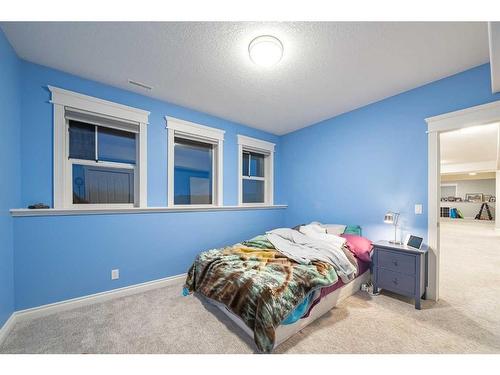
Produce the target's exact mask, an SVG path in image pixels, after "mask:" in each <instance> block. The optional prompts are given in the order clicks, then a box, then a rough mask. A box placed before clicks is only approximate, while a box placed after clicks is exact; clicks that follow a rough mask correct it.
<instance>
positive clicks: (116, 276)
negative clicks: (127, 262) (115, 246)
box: [111, 269, 120, 280]
mask: <svg viewBox="0 0 500 375" xmlns="http://www.w3.org/2000/svg"><path fill="white" fill-rule="evenodd" d="M119 278H120V270H119V269H116V270H111V280H117V279H119Z"/></svg>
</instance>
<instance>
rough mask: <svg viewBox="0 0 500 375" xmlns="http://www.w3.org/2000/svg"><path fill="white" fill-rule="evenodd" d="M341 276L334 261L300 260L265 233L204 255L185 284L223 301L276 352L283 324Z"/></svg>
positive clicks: (264, 347) (261, 344) (259, 341)
mask: <svg viewBox="0 0 500 375" xmlns="http://www.w3.org/2000/svg"><path fill="white" fill-rule="evenodd" d="M337 280H338V276H337V273H336V272H335V269H334V267H333V266H332V265H331V264H328V263H326V262H322V261H313V262H311V263H310V264H299V263H297V262H294V261H293V260H291V259H289V258H287V257H286V256H284V255H283V254H281V253H280V252H278V251H277V250H276V249H275V248H274V246H273V245H272V244H271V243H270V242H269V241H268V240H267V237H266V236H265V235H263V236H258V237H255V238H253V239H251V240H249V241H246V242H243V243H239V244H236V245H234V246H229V247H225V248H221V249H215V250H209V251H205V252H202V253H201V254H199V255H198V256H197V258H196V260H195V261H194V263H193V265H192V266H191V268H190V269H189V272H188V276H187V280H186V285H185V288H186V291H189V292H190V293H192V292H197V293H200V294H201V295H203V296H205V297H207V298H209V299H212V300H214V301H217V302H220V303H223V304H224V305H225V306H226V307H227V308H228V309H229V310H230V311H232V312H233V313H234V314H236V315H237V316H239V317H240V318H241V319H242V320H243V321H244V322H245V324H246V325H247V326H248V327H249V328H250V329H252V330H253V332H254V340H255V344H256V345H257V348H258V349H259V350H260V351H262V352H271V351H272V349H273V347H274V341H275V329H276V328H277V327H278V326H279V325H280V323H282V321H283V320H284V319H285V318H286V317H287V316H288V315H289V314H290V313H291V312H292V311H293V310H294V309H295V308H296V307H297V306H298V305H299V304H301V303H302V302H303V301H304V300H305V299H306V298H308V296H309V295H310V293H311V292H312V291H314V290H316V289H318V288H322V287H326V286H329V285H333V284H335V283H336V282H337Z"/></svg>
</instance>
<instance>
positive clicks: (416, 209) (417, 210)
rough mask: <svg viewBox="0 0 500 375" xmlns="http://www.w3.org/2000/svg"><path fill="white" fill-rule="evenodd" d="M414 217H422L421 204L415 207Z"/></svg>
mask: <svg viewBox="0 0 500 375" xmlns="http://www.w3.org/2000/svg"><path fill="white" fill-rule="evenodd" d="M415 215H422V205H421V204H416V205H415Z"/></svg>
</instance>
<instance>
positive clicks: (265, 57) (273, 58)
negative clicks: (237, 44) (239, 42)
mask: <svg viewBox="0 0 500 375" xmlns="http://www.w3.org/2000/svg"><path fill="white" fill-rule="evenodd" d="M248 54H249V55H250V59H251V60H252V61H253V62H254V63H255V64H257V65H260V66H263V67H266V68H269V67H271V66H273V65H276V64H277V63H279V62H280V60H281V58H282V57H283V44H282V43H281V42H280V40H279V39H278V38H275V37H274V36H271V35H261V36H258V37H257V38H255V39H254V40H252V41H251V42H250V44H249V45H248Z"/></svg>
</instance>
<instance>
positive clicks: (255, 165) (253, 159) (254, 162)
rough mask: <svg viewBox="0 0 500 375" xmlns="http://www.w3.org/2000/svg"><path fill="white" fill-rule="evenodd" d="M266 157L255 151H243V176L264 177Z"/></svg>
mask: <svg viewBox="0 0 500 375" xmlns="http://www.w3.org/2000/svg"><path fill="white" fill-rule="evenodd" d="M264 158H265V156H264V155H262V154H257V153H255V152H243V161H242V163H243V166H242V167H243V169H242V170H243V176H252V177H264Z"/></svg>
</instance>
